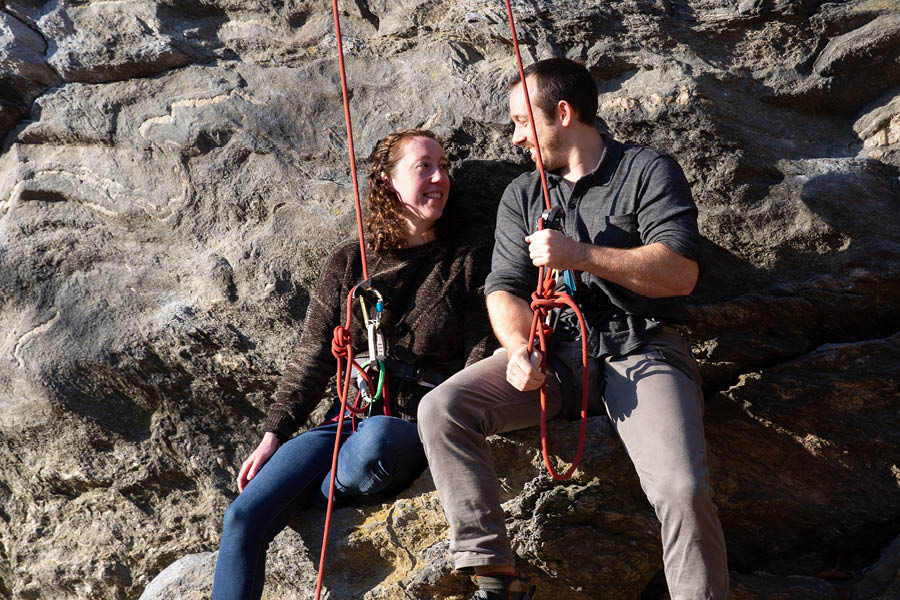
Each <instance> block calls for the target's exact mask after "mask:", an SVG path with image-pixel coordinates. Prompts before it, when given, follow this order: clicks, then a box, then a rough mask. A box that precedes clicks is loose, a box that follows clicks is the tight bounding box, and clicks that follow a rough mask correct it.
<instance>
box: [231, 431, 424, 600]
mask: <svg viewBox="0 0 900 600" xmlns="http://www.w3.org/2000/svg"><path fill="white" fill-rule="evenodd" d="M350 430H351V428H350V422H349V420H347V421H345V422H344V425H343V427H342V429H341V437H342V438H343V439H342V446H341V450H340V453H339V454H338V467H337V477H336V478H335V502H336V503H337V502H339V501H340V500H341V499H346V498H350V497H352V496H358V495H362V494H375V493H379V492H384V493H397V492H400V491H401V490H403V489H405V488H407V487H408V486H409V485H410V484H411V483H412V482H413V481H414V480H415V479H416V477H418V476H419V475H420V474H421V473H422V471H424V470H425V467H426V466H427V462H426V460H425V451H424V449H423V448H422V443H421V442H420V441H419V435H418V433H417V431H416V425H415V423H410V422H408V421H403V420H402V419H398V418H396V417H386V416H383V415H378V416H374V417H369V418H368V419H365V420H363V421H362V422H360V423H359V425H358V426H357V430H356V433H354V434H353V435H352V436H351V435H350ZM336 433H337V423H332V424H328V425H323V426H321V427H316V428H314V429H310V430H308V431H306V432H304V433H301V434H300V435H298V436H297V437H295V438H293V439H291V440H289V441H288V442H286V443H285V444H284V445H283V446H281V447H280V448H279V449H278V451H277V452H275V454H273V455H272V457H271V458H270V459H269V461H268V462H267V463H266V464H265V465H263V468H262V469H260V471H259V473H257V474H256V477H254V478H253V479H252V480H250V482H249V483H248V484H247V486H246V487H245V488H244V491H243V492H241V494H240V495H239V496H238V497H237V498H236V499H235V501H234V502H232V504H231V506H229V507H228V510H227V511H225V520H224V524H223V528H222V541H221V543H220V545H219V558H218V560H217V562H216V574H215V578H214V580H213V600H228V599H232V598H233V599H236V600H237V599H240V600H247V599H256V598H260V597H261V596H262V590H263V583H264V582H265V570H266V551H267V550H268V548H269V543H270V542H271V541H272V540H273V539H274V538H275V536H276V535H278V533H279V532H280V531H281V530H282V529H284V528H285V527H286V526H287V523H288V521H289V520H290V518H291V516H292V515H293V514H294V513H295V512H297V511H298V510H300V509H302V508H306V507H308V506H311V505H312V504H314V503H317V504H320V505H321V506H323V507H325V506H326V505H327V502H328V488H329V485H330V480H331V458H332V453H333V452H334V436H335V435H336Z"/></svg>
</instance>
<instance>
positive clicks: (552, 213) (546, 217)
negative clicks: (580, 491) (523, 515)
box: [505, 0, 589, 481]
mask: <svg viewBox="0 0 900 600" xmlns="http://www.w3.org/2000/svg"><path fill="white" fill-rule="evenodd" d="M505 1H506V14H507V15H508V17H509V28H510V32H511V34H512V43H513V49H514V50H515V54H516V64H517V65H518V67H519V79H520V81H521V85H522V92H523V93H524V96H525V108H526V109H527V111H528V124H529V126H530V127H531V133H532V135H534V150H535V158H536V160H535V162H536V163H537V168H538V172H539V173H540V176H541V188H542V189H543V192H544V204H545V205H546V207H547V210H546V211H544V213H543V214H542V215H541V218H540V219H538V224H537V226H538V230H541V229H544V228H545V227H550V226H553V225H555V223H556V221H557V220H558V219H559V217H560V212H559V211H560V208H559V207H558V206H557V207H553V206H552V205H551V203H550V192H549V190H548V187H547V174H546V172H545V171H544V161H543V159H542V158H541V145H540V142H539V141H538V135H537V130H536V129H535V126H534V114H533V113H532V111H531V98H530V97H529V95H528V83H527V82H526V81H525V68H524V67H523V66H522V56H521V54H520V53H519V42H518V37H517V36H516V24H515V19H514V18H513V13H512V6H510V2H509V0H505ZM545 275H546V277H545ZM566 278H568V280H569V281H568V282H567V283H569V284H574V283H575V278H574V275H573V274H571V272H568V276H567V277H566ZM573 287H574V285H573ZM567 288H568V285H567ZM563 308H571V309H572V311H573V312H574V313H575V316H576V317H577V318H578V325H579V326H580V327H581V366H582V385H581V430H580V432H579V435H578V450H577V451H576V453H575V460H573V461H572V466H571V467H569V470H568V471H566V472H565V473H562V474H560V473H558V472H557V471H556V469H554V468H553V465H552V464H551V462H550V455H549V452H548V450H547V437H548V436H547V383H546V381H545V382H544V384H543V385H542V386H541V453H542V454H543V456H544V465H545V466H546V467H547V470H548V471H549V472H550V475H552V476H553V478H554V479H558V480H560V481H562V480H566V479H568V478H569V477H571V476H572V473H574V472H575V469H576V468H577V467H578V462H579V461H580V460H581V453H582V451H583V450H584V440H585V436H586V433H587V406H588V397H589V390H588V364H587V360H588V351H587V327H586V326H585V323H584V316H583V315H582V314H581V310H580V309H579V308H578V305H577V304H576V303H575V301H574V300H573V299H572V296H571V295H570V293H567V292H559V291H557V290H556V276H555V275H554V272H553V271H551V270H549V269H546V268H545V267H540V268H539V269H538V283H537V289H536V290H535V292H534V293H533V294H531V310H533V311H534V316H533V318H532V320H531V331H530V333H529V335H528V354H529V356H530V355H531V352H532V350H534V344H535V338H537V341H538V349H539V350H540V351H541V370H542V371H543V372H544V373H545V374H546V372H547V353H548V344H547V340H548V338H549V337H550V335H552V334H553V329H552V328H551V327H550V326H549V324H548V318H549V316H550V311H552V310H554V309H563Z"/></svg>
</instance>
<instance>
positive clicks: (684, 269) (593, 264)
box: [577, 243, 699, 298]
mask: <svg viewBox="0 0 900 600" xmlns="http://www.w3.org/2000/svg"><path fill="white" fill-rule="evenodd" d="M583 246H584V252H583V255H584V259H583V260H582V261H581V264H579V265H578V267H577V268H578V270H580V271H587V272H589V273H592V274H594V275H596V276H597V277H600V278H602V279H606V280H607V281H611V282H613V283H616V284H618V285H621V286H622V287H625V288H628V289H629V290H631V291H634V292H637V293H638V294H641V295H642V296H647V297H648V298H665V297H669V296H686V295H688V294H690V293H691V291H692V290H693V289H694V285H695V284H696V283H697V276H698V274H699V269H698V267H697V263H696V262H694V261H692V260H690V259H688V258H685V257H683V256H681V255H680V254H678V253H677V252H674V251H672V250H669V249H668V248H667V247H666V246H664V245H663V244H659V243H656V244H650V245H648V246H639V247H637V248H610V247H608V246H597V245H594V244H583Z"/></svg>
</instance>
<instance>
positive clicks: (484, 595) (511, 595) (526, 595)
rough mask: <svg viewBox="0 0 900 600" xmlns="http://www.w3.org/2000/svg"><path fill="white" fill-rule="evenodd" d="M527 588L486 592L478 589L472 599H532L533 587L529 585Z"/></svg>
mask: <svg viewBox="0 0 900 600" xmlns="http://www.w3.org/2000/svg"><path fill="white" fill-rule="evenodd" d="M527 588H528V589H527V590H526V591H524V592H510V591H506V592H488V591H486V590H478V591H477V592H475V595H474V596H472V600H533V598H534V590H535V588H534V586H533V585H529V586H527Z"/></svg>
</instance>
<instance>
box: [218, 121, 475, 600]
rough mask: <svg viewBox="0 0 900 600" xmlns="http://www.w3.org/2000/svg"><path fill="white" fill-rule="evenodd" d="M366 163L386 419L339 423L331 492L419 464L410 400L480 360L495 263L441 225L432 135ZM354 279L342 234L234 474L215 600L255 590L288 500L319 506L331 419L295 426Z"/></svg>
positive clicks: (372, 486) (388, 145)
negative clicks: (256, 434) (257, 436)
mask: <svg viewBox="0 0 900 600" xmlns="http://www.w3.org/2000/svg"><path fill="white" fill-rule="evenodd" d="M373 162H374V164H373V166H372V170H371V172H370V175H369V193H368V198H367V204H368V213H369V214H368V218H367V228H368V231H369V233H370V236H369V237H370V242H371V244H370V246H371V247H372V249H373V250H374V255H373V254H372V253H369V255H368V257H367V258H368V271H369V276H370V279H371V281H372V285H373V286H374V287H375V288H376V289H377V290H378V291H379V292H380V293H381V294H382V296H383V297H384V311H383V313H382V315H381V319H380V325H379V331H380V332H381V333H382V335H383V336H384V338H385V339H386V341H387V346H388V355H389V359H387V360H385V364H386V367H387V374H388V375H387V378H388V386H387V387H388V389H389V402H388V408H389V413H390V415H391V416H384V415H380V414H379V415H377V416H370V417H368V418H366V419H364V420H362V421H361V422H360V423H359V425H358V427H357V431H356V432H355V433H353V434H352V435H350V434H351V430H352V428H351V427H350V426H349V424H348V423H345V424H344V426H343V427H342V437H344V440H345V441H344V443H343V445H342V447H341V451H340V454H339V456H338V473H337V477H336V480H335V499H336V501H340V500H341V499H346V498H348V497H351V496H355V495H361V494H374V493H396V492H399V491H400V490H403V489H404V488H406V487H408V486H409V485H410V484H411V483H412V482H413V480H415V478H416V477H418V476H419V475H420V474H421V472H422V471H423V470H424V469H425V467H426V460H425V453H424V450H423V449H422V444H421V442H420V441H419V437H418V433H417V430H416V425H415V424H414V423H413V421H414V420H415V415H416V408H417V406H418V403H419V400H420V399H421V397H422V396H423V395H424V394H425V393H426V392H427V391H428V390H429V389H430V388H431V387H433V386H434V385H436V384H438V383H440V381H441V380H443V379H446V378H447V377H449V376H450V375H452V374H453V373H454V372H456V371H458V370H460V369H461V368H463V367H464V366H465V365H466V364H468V363H471V362H475V361H476V360H478V359H480V358H482V357H483V356H484V355H485V354H486V350H487V348H486V346H487V344H488V339H490V336H489V331H488V329H487V319H486V317H485V316H484V314H483V310H484V309H483V306H484V300H483V297H482V293H481V292H482V290H481V287H482V285H483V281H484V276H485V275H486V269H487V267H488V265H489V262H490V261H489V259H488V258H487V256H486V255H485V254H484V252H483V251H484V250H486V249H485V248H476V247H470V246H465V245H462V246H460V245H459V244H458V243H456V242H452V241H451V240H450V236H449V235H447V234H445V232H443V231H441V227H440V225H441V223H439V219H440V218H441V215H442V214H443V213H444V208H445V206H446V204H447V198H448V195H449V192H450V179H449V177H448V174H447V159H446V158H445V156H444V151H443V148H442V146H441V144H440V142H439V141H438V140H437V138H436V137H435V136H434V134H432V133H431V132H429V131H419V130H408V131H401V132H397V133H392V134H391V135H389V136H387V137H386V138H385V139H383V140H382V141H381V142H379V143H378V145H377V147H376V149H375V156H374V161H373ZM445 221H446V219H445ZM361 279H362V266H361V259H360V256H359V245H358V242H357V241H356V240H348V241H346V242H343V243H342V244H340V245H339V246H338V247H337V248H335V250H334V252H332V254H331V255H330V256H329V257H328V259H327V261H326V263H325V267H324V270H323V271H322V274H321V276H320V278H319V281H318V283H317V284H316V287H315V290H314V292H313V294H312V297H311V298H310V302H309V309H308V311H307V315H306V320H305V325H304V328H303V333H302V335H301V336H300V342H299V344H298V345H297V348H296V350H295V351H294V353H293V356H292V357H291V359H290V361H289V363H288V366H287V369H286V371H285V373H284V374H283V376H282V378H281V382H280V384H279V387H278V390H277V391H276V394H275V401H274V403H273V404H272V406H271V408H270V409H269V412H268V415H267V418H266V423H265V435H264V436H263V439H262V441H261V442H260V444H259V446H258V447H257V448H256V450H254V451H253V453H252V454H251V455H250V456H249V457H248V458H247V459H246V460H245V461H244V463H243V464H242V465H241V469H240V472H239V473H238V477H237V485H238V489H239V490H240V492H241V493H240V495H239V496H238V498H237V499H236V500H235V501H234V502H233V503H232V505H231V506H230V507H229V508H228V510H227V511H226V513H225V520H224V527H223V531H222V541H221V544H220V548H219V558H218V562H217V563H216V572H215V579H214V582H213V598H214V600H225V599H230V598H235V599H237V598H240V599H244V600H246V599H247V598H259V597H260V596H261V595H262V588H263V582H264V579H265V560H266V550H267V548H268V545H269V542H271V540H272V539H273V538H274V537H275V536H276V535H277V534H278V532H280V531H281V530H282V529H283V528H284V527H285V526H286V525H287V523H288V520H289V519H290V517H291V516H292V515H293V514H294V513H295V512H296V511H297V510H299V509H301V508H304V507H306V506H309V505H311V504H313V503H314V502H320V503H321V504H322V505H323V506H324V505H325V504H326V501H327V498H328V488H329V482H330V468H331V458H332V452H333V448H334V437H335V434H336V429H337V424H336V423H329V424H326V425H323V426H320V427H316V428H313V429H310V430H308V431H306V432H304V433H301V434H300V435H298V436H296V437H294V438H293V439H290V436H291V435H292V434H293V433H294V432H295V431H296V430H297V429H298V428H299V427H300V426H301V425H303V424H304V422H305V421H306V419H307V417H308V416H309V414H310V412H311V411H312V410H313V409H314V408H315V407H316V405H317V404H318V403H319V401H320V400H321V399H322V396H323V395H324V392H325V387H326V385H327V383H328V380H329V379H330V377H331V376H332V375H333V374H334V372H335V364H336V361H335V358H334V357H333V355H332V354H331V338H332V331H333V329H334V327H335V326H336V325H338V324H343V323H344V322H345V315H344V314H343V311H345V310H346V308H345V306H346V297H347V293H348V292H349V290H350V289H351V288H352V287H353V286H354V285H356V284H357V283H359V282H360V281H361ZM361 321H362V319H361V318H359V316H358V315H354V320H353V322H354V329H353V331H352V333H353V343H354V351H355V353H356V354H358V353H360V352H365V351H366V350H367V348H368V345H367V342H366V334H365V332H364V330H363V327H364V324H363V323H362V322H361ZM353 396H355V393H351V400H352V397H353ZM380 408H381V407H380V406H379V407H377V408H376V409H375V410H376V411H377V412H379V413H380V412H381V410H380ZM371 414H373V415H375V414H376V412H375V411H373V412H372V413H371Z"/></svg>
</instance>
